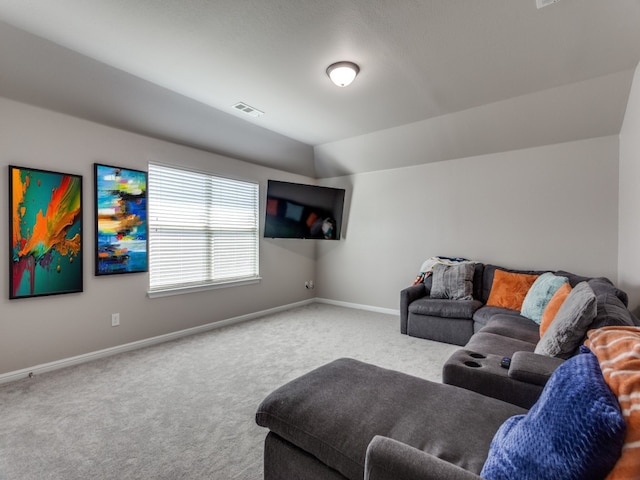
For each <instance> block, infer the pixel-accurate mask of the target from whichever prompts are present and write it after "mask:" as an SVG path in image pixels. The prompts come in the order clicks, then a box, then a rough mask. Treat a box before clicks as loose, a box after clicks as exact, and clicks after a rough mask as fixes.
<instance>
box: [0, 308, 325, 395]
mask: <svg viewBox="0 0 640 480" xmlns="http://www.w3.org/2000/svg"><path fill="white" fill-rule="evenodd" d="M314 302H315V300H314V299H310V300H303V301H301V302H296V303H290V304H288V305H282V306H280V307H275V308H270V309H267V310H261V311H259V312H254V313H249V314H247V315H240V316H238V317H233V318H228V319H226V320H221V321H219V322H212V323H207V324H206V325H200V326H198V327H193V328H187V329H184V330H178V331H177V332H171V333H167V334H165V335H159V336H157V337H151V338H145V339H144V340H138V341H136V342H131V343H125V344H123V345H118V346H116V347H111V348H105V349H104V350H97V351H95V352H89V353H85V354H82V355H77V356H75V357H68V358H63V359H61V360H55V361H53V362H49V363H43V364H41V365H36V366H33V367H30V368H23V369H22V370H16V371H13V372H8V373H3V374H0V385H2V384H3V383H9V382H13V381H16V380H21V379H23V378H27V377H31V376H33V375H38V374H41V373H46V372H51V371H53V370H58V369H60V368H66V367H71V366H73V365H79V364H81V363H85V362H90V361H92V360H97V359H100V358H105V357H110V356H112V355H117V354H119V353H124V352H130V351H132V350H137V349H139V348H144V347H150V346H152V345H158V344H160V343H164V342H168V341H171V340H176V339H178V338H182V337H187V336H189V335H195V334H197V333H203V332H207V331H209V330H214V329H216V328H222V327H226V326H228V325H234V324H236V323H240V322H246V321H248V320H254V319H256V318H260V317H264V316H265V315H270V314H272V313H278V312H283V311H285V310H290V309H292V308H296V307H302V306H304V305H309V304H311V303H314Z"/></svg>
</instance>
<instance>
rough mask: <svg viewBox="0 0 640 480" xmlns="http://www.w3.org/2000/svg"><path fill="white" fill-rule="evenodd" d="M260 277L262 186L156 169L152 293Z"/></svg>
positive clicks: (151, 185)
mask: <svg viewBox="0 0 640 480" xmlns="http://www.w3.org/2000/svg"><path fill="white" fill-rule="evenodd" d="M258 273H259V272H258V184H256V183H250V182H243V181H238V180H231V179H228V178H221V177H215V176H211V175H207V174H204V173H199V172H193V171H188V170H180V169H177V168H171V167H166V166H163V165H157V164H150V165H149V290H150V292H153V291H162V290H171V289H182V288H188V287H199V286H207V285H215V284H221V283H227V282H239V281H243V280H251V279H257V278H258Z"/></svg>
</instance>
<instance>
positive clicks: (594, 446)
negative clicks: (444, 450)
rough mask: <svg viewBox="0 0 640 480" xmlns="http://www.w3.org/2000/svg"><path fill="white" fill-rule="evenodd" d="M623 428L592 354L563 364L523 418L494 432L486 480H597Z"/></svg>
mask: <svg viewBox="0 0 640 480" xmlns="http://www.w3.org/2000/svg"><path fill="white" fill-rule="evenodd" d="M625 428H626V425H625V422H624V418H623V417H622V414H621V412H620V406H619V404H618V400H617V399H616V397H615V396H614V395H613V393H612V392H611V390H610V389H609V387H608V386H607V384H606V383H605V381H604V378H603V377H602V372H601V370H600V366H599V364H598V360H597V358H596V357H595V355H593V354H592V353H590V352H588V353H583V354H580V355H576V356H574V357H572V358H570V359H569V360H567V361H566V362H565V363H563V364H562V365H561V366H560V367H558V369H557V370H556V371H555V372H554V373H553V375H552V376H551V378H550V379H549V381H548V382H547V384H546V385H545V388H544V390H543V391H542V395H541V396H540V398H539V399H538V401H537V402H536V404H535V405H534V406H533V407H531V410H529V412H528V413H527V414H526V415H517V416H515V417H511V418H509V419H508V420H507V421H506V422H504V423H503V424H502V426H501V427H500V428H499V429H498V431H497V432H496V434H495V436H494V437H493V441H492V442H491V447H490V449H489V456H488V458H487V461H486V463H485V464H484V467H483V468H482V472H481V473H480V475H481V476H482V478H484V479H487V480H498V479H500V480H513V479H519V480H528V479H531V480H540V479H543V478H544V479H545V480H555V479H558V480H571V479H576V480H585V479H602V478H604V477H605V476H606V475H607V474H608V473H609V471H610V470H611V469H612V468H613V465H614V464H615V462H616V461H617V459H618V458H619V456H620V452H621V450H622V443H623V440H624V434H625Z"/></svg>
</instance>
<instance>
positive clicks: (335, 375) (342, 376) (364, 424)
mask: <svg viewBox="0 0 640 480" xmlns="http://www.w3.org/2000/svg"><path fill="white" fill-rule="evenodd" d="M525 412H526V410H524V409H522V408H519V407H516V406H515V405H510V404H508V403H505V402H501V401H500V400H496V399H494V398H489V397H484V396H482V395H478V394H476V393H474V392H470V391H468V390H465V389H461V388H457V387H453V386H450V385H442V384H438V383H433V382H429V381H427V380H424V379H420V378H417V377H413V376H409V375H405V374H403V373H399V372H395V371H392V370H386V369H383V368H380V367H376V366H374V365H369V364H366V363H362V362H359V361H357V360H353V359H339V360H336V361H334V362H331V363H329V364H327V365H325V366H323V367H320V368H318V369H316V370H314V371H311V372H309V373H307V374H306V375H303V376H302V377H299V378H297V379H296V380H293V381H291V382H289V383H287V384H286V385H283V386H282V387H280V388H279V389H277V390H275V391H274V392H273V393H271V394H270V395H269V396H268V397H267V398H266V399H265V400H264V401H263V402H262V404H261V405H260V407H259V408H258V411H257V413H256V421H257V423H258V424H259V425H262V426H264V427H267V428H269V429H270V430H271V431H272V432H274V433H275V434H277V435H278V436H280V437H282V438H283V439H285V440H286V441H288V442H290V443H291V444H293V445H296V446H297V447H299V448H301V449H302V450H304V451H306V452H308V453H310V454H311V455H313V456H314V457H316V458H317V459H318V460H320V461H321V462H323V463H324V464H325V465H327V466H329V467H331V468H333V469H335V470H337V471H338V472H340V473H341V474H342V475H344V476H345V477H347V478H349V479H354V480H355V479H362V478H364V463H365V455H366V450H367V446H368V444H369V442H370V441H371V440H372V439H373V437H374V436H376V435H382V436H385V437H389V438H392V439H394V440H398V441H400V442H402V443H405V444H407V445H409V446H412V447H415V448H418V449H420V450H423V451H426V452H429V453H430V454H432V455H434V456H436V457H438V458H441V459H442V460H445V461H447V462H450V463H453V464H455V465H458V466H460V467H462V468H464V469H465V470H470V471H472V472H475V473H479V472H480V470H481V469H482V465H483V464H484V462H485V459H486V456H487V453H488V451H489V445H490V443H491V439H492V437H493V435H494V434H495V432H496V431H497V430H498V428H499V427H500V425H501V424H502V423H503V422H504V421H505V420H506V419H507V418H509V417H511V416H513V415H519V414H522V413H525ZM438 432H440V433H438Z"/></svg>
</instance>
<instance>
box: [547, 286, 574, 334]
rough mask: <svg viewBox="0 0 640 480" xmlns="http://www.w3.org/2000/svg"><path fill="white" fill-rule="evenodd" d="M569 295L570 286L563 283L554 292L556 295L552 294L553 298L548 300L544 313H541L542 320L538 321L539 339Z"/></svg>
mask: <svg viewBox="0 0 640 480" xmlns="http://www.w3.org/2000/svg"><path fill="white" fill-rule="evenodd" d="M570 293H571V285H569V284H568V283H565V284H564V285H562V286H561V287H560V288H559V289H558V290H556V293H554V294H553V297H551V300H549V303H547V306H546V307H545V308H544V312H542V320H541V321H540V338H542V336H543V335H544V332H546V331H547V328H549V325H551V322H553V319H554V318H556V314H557V313H558V310H560V307H561V306H562V304H563V303H564V301H565V300H566V299H567V297H568V296H569V294H570Z"/></svg>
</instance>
